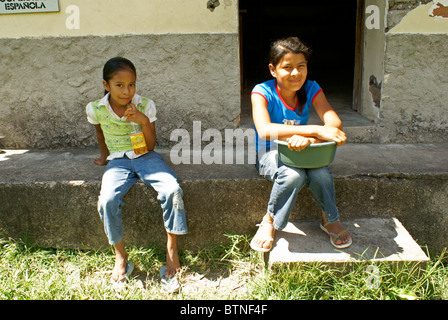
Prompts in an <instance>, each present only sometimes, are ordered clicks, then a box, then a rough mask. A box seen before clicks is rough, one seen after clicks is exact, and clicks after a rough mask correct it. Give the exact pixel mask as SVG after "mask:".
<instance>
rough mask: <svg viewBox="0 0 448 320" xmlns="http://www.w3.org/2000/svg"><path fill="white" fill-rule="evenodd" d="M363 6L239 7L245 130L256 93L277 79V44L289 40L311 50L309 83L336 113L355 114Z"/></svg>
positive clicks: (298, 2) (264, 3)
mask: <svg viewBox="0 0 448 320" xmlns="http://www.w3.org/2000/svg"><path fill="white" fill-rule="evenodd" d="M358 3H361V1H359V0H345V1H334V0H320V1H318V2H315V1H313V2H312V1H309V0H293V1H291V0H275V1H273V0H258V1H250V0H240V1H239V10H240V61H241V97H242V102H241V123H242V125H243V124H244V123H246V122H251V121H252V114H251V103H250V92H251V90H252V89H253V87H254V86H255V85H256V84H257V83H261V82H263V81H266V80H270V79H272V76H271V74H270V73H269V69H268V63H269V61H268V60H269V58H268V55H269V47H270V44H271V42H272V41H274V40H276V39H278V38H282V37H288V36H297V37H299V38H300V39H301V40H302V41H303V42H304V43H305V44H306V45H308V46H309V47H310V48H311V50H312V54H311V58H310V61H309V63H308V79H310V80H315V81H317V83H318V84H319V85H320V86H321V87H322V88H323V90H324V93H325V95H326V96H327V99H328V100H329V102H330V104H331V105H332V107H333V108H334V109H335V110H336V112H337V113H338V114H339V113H340V112H341V111H342V112H344V111H348V112H355V111H354V110H353V108H354V103H353V90H354V79H355V77H354V76H355V56H356V50H357V47H356V43H357V42H356V41H357V32H356V31H357V16H358ZM358 41H359V39H358ZM355 109H356V107H355ZM311 121H312V119H311V118H310V123H311Z"/></svg>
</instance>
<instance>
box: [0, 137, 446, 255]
mask: <svg viewBox="0 0 448 320" xmlns="http://www.w3.org/2000/svg"><path fill="white" fill-rule="evenodd" d="M447 146H448V144H438V145H376V144H347V145H345V146H342V147H340V148H338V151H337V153H336V158H335V161H334V162H333V164H332V165H331V166H330V169H331V171H332V172H333V174H334V177H335V188H336V196H337V206H338V208H339V210H340V215H341V219H342V220H343V221H344V219H352V218H369V217H378V218H391V217H396V218H398V219H399V220H400V221H401V222H402V223H403V225H404V226H405V228H406V229H407V230H408V231H409V232H410V234H411V235H412V236H413V237H414V238H415V239H416V241H417V242H418V243H419V245H427V246H428V247H429V248H430V249H431V250H434V251H441V250H442V249H443V248H445V247H448V232H447V231H448V230H447V226H448V223H447V221H448V212H447V209H446V208H447V207H448V203H447V202H448V201H447V194H448V168H447V166H446V159H447V158H448V157H447V156H448V148H447ZM5 151H6V152H5V153H3V154H1V155H0V202H1V206H0V237H13V238H17V237H20V236H28V237H29V238H30V239H31V241H32V242H33V243H36V244H39V245H42V246H48V247H61V248H86V249H90V248H93V249H98V248H105V247H107V246H108V244H107V240H106V237H105V235H104V232H103V226H102V223H101V221H100V219H99V217H98V214H97V211H96V202H97V198H98V194H99V189H100V181H101V176H102V172H103V170H104V167H99V166H96V165H94V164H93V159H94V158H95V157H96V156H97V150H96V149H81V150H64V151H36V150H34V151H21V150H5ZM158 151H159V152H160V153H161V154H162V156H163V157H164V158H165V160H166V161H167V162H168V163H169V164H170V165H172V163H171V161H170V157H169V150H166V149H161V150H158ZM172 168H173V169H174V171H175V172H176V173H177V175H178V178H179V181H180V184H181V186H182V188H183V190H184V193H185V196H184V203H185V207H186V210H187V218H188V224H189V231H190V233H189V234H188V235H186V236H183V237H181V239H180V245H181V246H187V247H189V248H193V247H202V246H204V245H207V244H211V243H222V242H223V241H226V239H227V238H226V237H225V234H226V233H229V234H254V233H255V231H256V227H255V224H256V223H258V222H259V220H260V219H261V217H262V215H263V214H264V213H265V210H266V205H267V201H268V198H269V194H270V190H271V183H270V182H268V181H266V180H264V179H263V178H261V177H259V176H258V174H257V172H256V171H255V169H254V167H253V165H252V164H244V165H205V164H201V165H193V164H191V165H185V164H181V165H172ZM124 200H125V203H126V205H125V207H124V209H123V221H124V225H125V241H126V243H127V244H135V245H148V244H153V243H158V244H161V245H164V244H165V241H166V236H165V232H164V229H163V226H162V218H161V208H160V205H159V203H158V202H157V200H156V193H155V191H154V190H152V189H151V188H148V187H146V186H144V185H143V184H142V183H137V184H136V185H135V186H134V187H133V188H132V189H131V190H130V192H129V193H128V194H127V195H126V197H125V199H124ZM319 216H320V212H319V210H318V209H317V206H316V205H315V203H314V200H313V199H312V197H311V195H310V193H309V191H308V190H307V189H303V190H302V191H301V192H300V194H299V199H298V201H297V204H296V206H295V208H294V210H293V212H292V214H291V221H297V220H307V219H318V218H319Z"/></svg>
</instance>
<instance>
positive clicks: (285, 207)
mask: <svg viewBox="0 0 448 320" xmlns="http://www.w3.org/2000/svg"><path fill="white" fill-rule="evenodd" d="M259 172H260V174H261V175H263V176H264V177H265V178H266V179H268V180H270V181H272V182H273V183H274V184H273V186H272V190H271V195H270V197H269V202H268V207H267V213H268V214H269V215H270V216H271V217H272V218H273V220H274V221H273V225H274V228H275V229H276V230H282V229H284V228H285V227H286V224H287V223H288V219H289V215H290V213H291V210H292V208H293V207H294V204H295V203H296V200H297V194H298V193H299V191H300V190H301V189H302V188H303V186H304V185H305V184H306V181H307V176H306V171H305V170H304V169H299V168H293V167H289V166H286V165H284V164H283V163H282V162H281V161H280V160H278V153H277V151H276V150H272V151H269V152H267V153H265V154H264V155H263V156H262V157H261V158H260V160H259Z"/></svg>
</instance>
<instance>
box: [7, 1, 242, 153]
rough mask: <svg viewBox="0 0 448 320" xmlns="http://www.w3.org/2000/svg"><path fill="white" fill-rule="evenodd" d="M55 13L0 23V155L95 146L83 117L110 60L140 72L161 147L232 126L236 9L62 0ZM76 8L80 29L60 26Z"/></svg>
mask: <svg viewBox="0 0 448 320" xmlns="http://www.w3.org/2000/svg"><path fill="white" fill-rule="evenodd" d="M59 3H60V8H61V12H59V13H45V14H44V13H42V14H14V15H0V23H1V25H2V28H1V29H0V56H1V57H2V63H1V66H0V79H1V81H2V85H1V93H0V96H1V99H2V103H1V104H0V147H3V148H59V147H60V148H64V147H85V146H91V145H95V144H96V137H95V134H94V128H93V126H92V125H90V124H89V123H88V122H87V120H86V116H85V106H86V104H87V103H88V102H89V101H93V100H96V99H99V98H101V97H102V94H103V91H104V89H103V87H102V67H103V65H104V63H105V62H106V61H107V60H108V59H109V58H112V57H114V56H124V57H126V58H129V59H130V60H131V61H132V62H134V64H135V65H136V68H137V73H138V75H137V77H138V78H137V92H138V93H139V94H140V95H143V96H147V97H149V98H151V99H153V100H154V101H155V103H156V107H157V110H158V121H157V122H156V129H157V135H158V143H159V144H161V145H166V144H168V143H169V139H170V134H171V132H172V131H173V130H174V129H177V128H184V129H187V130H188V131H192V128H193V125H192V123H193V121H201V125H202V129H203V130H205V129H207V128H216V129H224V128H234V127H236V126H237V123H238V120H239V113H240V84H239V81H240V72H239V51H238V50H239V42H238V33H237V29H238V23H237V19H238V10H237V8H238V6H237V2H236V1H234V0H233V1H231V0H229V1H225V2H223V1H221V5H220V6H219V7H218V8H216V9H215V10H214V11H213V12H211V11H210V10H208V9H207V1H205V0H192V1H188V5H187V4H186V3H185V1H182V0H156V1H143V0H127V1H122V0H113V1H111V0H95V1H87V0H72V1H69V0H60V1H59ZM70 5H76V6H77V7H78V8H79V18H80V24H79V29H68V28H67V27H66V20H67V19H69V18H70V17H71V15H72V11H69V12H68V13H67V12H66V8H68V7H69V6H70ZM120 17H121V20H120Z"/></svg>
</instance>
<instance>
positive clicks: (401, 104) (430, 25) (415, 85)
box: [379, 2, 448, 143]
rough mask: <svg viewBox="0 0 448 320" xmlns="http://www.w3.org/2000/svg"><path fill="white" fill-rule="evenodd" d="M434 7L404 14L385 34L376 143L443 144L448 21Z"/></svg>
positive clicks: (447, 121)
mask: <svg viewBox="0 0 448 320" xmlns="http://www.w3.org/2000/svg"><path fill="white" fill-rule="evenodd" d="M432 6H433V3H432V2H431V3H428V4H425V5H420V6H418V7H417V8H415V9H413V10H411V11H409V12H408V13H407V14H406V15H404V17H403V18H402V20H401V21H400V22H399V23H398V24H396V25H395V26H394V27H393V28H392V29H391V30H389V32H387V34H386V52H385V61H384V82H383V86H382V103H381V110H380V113H379V117H380V119H379V122H380V127H379V132H380V135H379V139H380V141H381V142H389V141H392V142H403V141H405V142H430V143H431V142H443V141H447V138H448V134H447V129H448V102H447V101H448V96H447V92H448V73H447V70H448V19H444V18H437V17H431V16H430V15H429V12H430V9H431V7H432Z"/></svg>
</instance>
